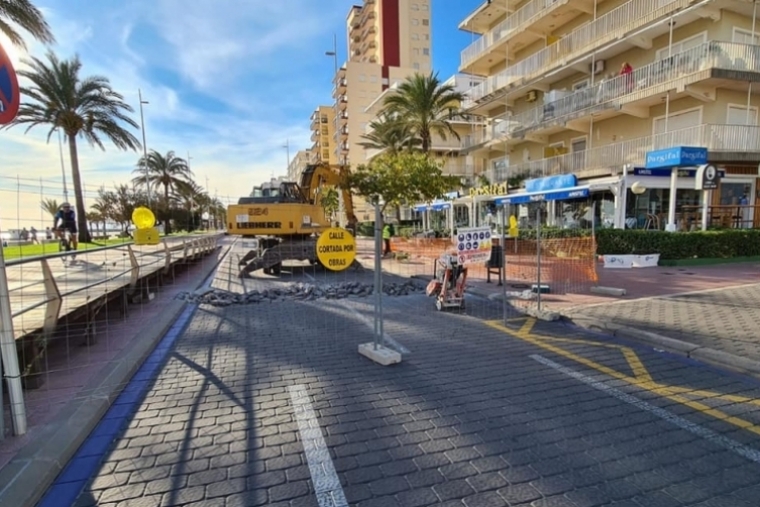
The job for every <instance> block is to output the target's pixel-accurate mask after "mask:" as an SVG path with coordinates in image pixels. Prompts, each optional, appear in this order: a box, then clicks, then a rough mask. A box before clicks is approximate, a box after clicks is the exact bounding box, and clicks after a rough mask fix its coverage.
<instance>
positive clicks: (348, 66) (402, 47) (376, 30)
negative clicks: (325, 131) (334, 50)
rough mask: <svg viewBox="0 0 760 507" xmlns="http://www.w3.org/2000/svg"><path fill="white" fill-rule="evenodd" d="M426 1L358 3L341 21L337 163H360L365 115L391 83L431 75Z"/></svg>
mask: <svg viewBox="0 0 760 507" xmlns="http://www.w3.org/2000/svg"><path fill="white" fill-rule="evenodd" d="M431 14H432V12H431V0H364V3H363V4H362V5H355V6H353V7H351V9H350V10H349V13H348V16H347V19H346V36H347V44H348V60H347V61H346V62H345V63H344V64H343V65H342V66H341V67H340V69H339V70H338V73H337V75H336V76H335V80H334V85H335V86H334V88H333V98H334V99H335V104H336V106H335V109H336V113H335V114H336V118H335V134H334V141H335V149H334V153H335V156H336V157H337V159H338V163H342V164H349V165H351V166H356V165H359V164H362V163H364V161H365V157H364V148H363V147H362V146H360V144H359V143H362V142H364V139H363V138H362V136H363V134H364V133H365V128H366V125H367V124H368V123H369V122H370V121H372V120H373V119H374V116H373V114H372V113H371V112H367V111H365V110H366V109H367V106H369V105H370V104H371V103H372V102H373V101H375V99H376V98H377V96H378V95H380V94H381V93H382V92H383V91H384V90H385V89H387V88H388V87H389V86H390V85H391V83H393V82H395V81H399V80H403V79H405V78H406V77H407V76H410V75H412V74H414V73H415V72H423V73H427V72H430V70H431V47H432V46H431V37H430V33H431V32H430V20H431Z"/></svg>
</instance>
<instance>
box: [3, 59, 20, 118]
mask: <svg viewBox="0 0 760 507" xmlns="http://www.w3.org/2000/svg"><path fill="white" fill-rule="evenodd" d="M20 103H21V94H20V93H19V89H18V77H17V76H16V71H15V70H14V69H13V64H12V63H11V59H10V58H9V57H8V54H7V53H6V52H5V50H4V49H3V46H2V45H0V125H6V124H8V123H10V122H12V121H13V119H14V118H15V117H16V114H18V107H19V105H20Z"/></svg>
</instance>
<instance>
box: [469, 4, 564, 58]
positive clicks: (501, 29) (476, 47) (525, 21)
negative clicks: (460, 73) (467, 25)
mask: <svg viewBox="0 0 760 507" xmlns="http://www.w3.org/2000/svg"><path fill="white" fill-rule="evenodd" d="M568 1H569V0H532V1H531V2H528V3H526V4H525V5H523V6H522V7H520V8H519V9H517V10H516V11H515V12H514V13H512V14H511V15H510V16H508V17H507V18H506V19H505V20H504V21H502V22H501V23H499V24H498V25H496V26H494V27H493V28H491V29H490V30H489V31H488V32H486V33H485V34H483V36H482V37H480V38H479V39H478V40H476V41H475V42H473V43H472V44H470V45H469V46H467V47H466V48H464V50H463V51H462V53H461V62H462V67H464V66H466V65H467V64H469V63H470V62H472V61H473V60H475V59H476V58H478V57H480V56H481V55H482V54H483V53H485V52H486V51H488V50H489V49H490V48H491V47H493V46H494V45H495V44H497V43H498V42H500V41H502V40H504V39H505V38H506V37H508V36H510V35H511V34H513V33H516V32H519V31H521V30H524V29H525V28H526V27H527V26H528V25H529V24H530V23H532V22H533V21H534V20H535V19H536V18H538V17H541V16H546V15H547V14H549V12H550V10H551V9H555V8H557V7H559V6H560V5H564V4H566V3H568Z"/></svg>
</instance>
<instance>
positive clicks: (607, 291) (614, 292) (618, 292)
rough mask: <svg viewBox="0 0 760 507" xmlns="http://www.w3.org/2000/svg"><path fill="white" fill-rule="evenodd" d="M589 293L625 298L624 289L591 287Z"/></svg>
mask: <svg viewBox="0 0 760 507" xmlns="http://www.w3.org/2000/svg"><path fill="white" fill-rule="evenodd" d="M591 292H592V293H593V294H602V295H604V296H625V289H616V288H615V287H591Z"/></svg>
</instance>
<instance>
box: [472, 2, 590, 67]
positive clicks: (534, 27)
mask: <svg viewBox="0 0 760 507" xmlns="http://www.w3.org/2000/svg"><path fill="white" fill-rule="evenodd" d="M579 10H580V11H584V12H593V10H594V4H593V1H590V0H574V1H573V2H572V3H571V2H570V0H532V1H530V2H528V3H526V4H525V5H523V6H522V7H520V8H519V9H518V10H517V11H515V12H514V13H512V14H511V15H510V16H508V17H507V19H505V20H504V21H502V22H501V23H499V24H498V25H496V26H494V27H493V28H491V29H490V30H489V31H488V32H486V33H485V34H483V36H482V37H480V38H479V39H478V40H476V41H475V42H473V43H472V44H470V45H469V46H468V47H466V48H465V49H464V50H463V51H462V53H461V64H460V67H459V70H460V72H468V73H473V74H487V73H488V69H489V68H490V67H493V66H494V65H496V64H498V63H501V62H502V61H504V59H505V58H506V56H507V54H506V53H507V49H508V50H509V52H510V53H514V51H517V50H520V49H521V48H525V47H526V46H528V45H530V44H532V43H533V42H535V41H537V40H539V39H541V38H543V37H542V33H549V32H551V30H552V28H551V26H562V25H564V24H565V23H567V22H569V21H571V20H572V19H573V18H574V17H576V16H578V11H579ZM550 25H551V26H550ZM507 43H509V46H508V47H507Z"/></svg>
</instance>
